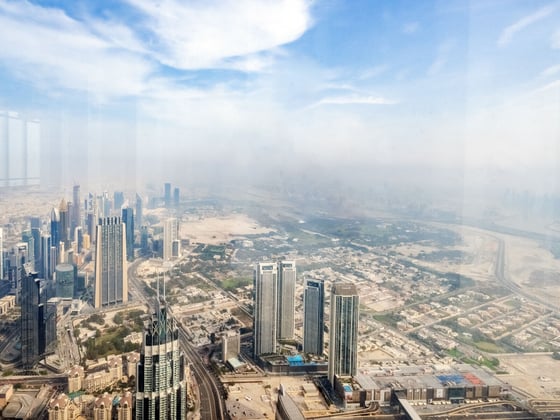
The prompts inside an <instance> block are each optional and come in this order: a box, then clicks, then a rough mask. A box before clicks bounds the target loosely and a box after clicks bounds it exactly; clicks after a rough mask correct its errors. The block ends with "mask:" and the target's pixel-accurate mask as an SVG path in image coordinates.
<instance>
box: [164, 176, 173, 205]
mask: <svg viewBox="0 0 560 420" xmlns="http://www.w3.org/2000/svg"><path fill="white" fill-rule="evenodd" d="M163 189H164V193H163V194H164V195H163V202H164V203H165V207H169V206H171V184H170V183H169V182H166V183H165V184H164V185H163Z"/></svg>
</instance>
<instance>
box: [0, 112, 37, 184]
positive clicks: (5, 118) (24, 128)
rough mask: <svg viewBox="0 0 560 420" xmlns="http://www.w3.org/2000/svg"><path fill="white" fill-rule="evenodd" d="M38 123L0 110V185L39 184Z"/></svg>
mask: <svg viewBox="0 0 560 420" xmlns="http://www.w3.org/2000/svg"><path fill="white" fill-rule="evenodd" d="M40 131H41V126H40V123H39V122H38V121H28V120H25V119H23V118H20V116H19V115H18V114H17V113H15V112H2V111H0V187H16V186H25V185H39V184H40V174H41V160H40V158H41V133H40Z"/></svg>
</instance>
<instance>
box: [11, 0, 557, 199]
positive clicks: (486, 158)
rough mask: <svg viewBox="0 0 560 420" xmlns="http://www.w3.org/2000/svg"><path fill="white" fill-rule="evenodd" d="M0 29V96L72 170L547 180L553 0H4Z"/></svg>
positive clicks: (553, 106) (550, 170) (553, 110)
mask: <svg viewBox="0 0 560 420" xmlns="http://www.w3.org/2000/svg"><path fill="white" fill-rule="evenodd" d="M0 42H1V45H2V48H0V109H5V110H12V111H18V112H20V113H22V114H23V115H26V116H28V117H33V118H39V119H40V120H41V122H42V132H43V137H44V139H45V142H47V141H48V142H49V143H46V144H51V145H52V144H54V145H55V146H56V147H54V148H55V149H57V150H58V152H57V153H56V156H55V154H52V151H51V152H50V153H51V154H52V155H49V158H50V166H51V167H55V166H57V165H58V164H56V163H53V159H54V158H55V157H57V158H61V157H62V158H64V159H65V160H64V159H63V160H64V162H66V163H62V164H61V165H62V166H63V167H64V170H63V178H64V180H66V181H67V182H69V183H70V182H72V179H71V178H73V179H74V180H75V179H76V178H77V177H79V176H80V174H76V173H75V172H76V171H79V168H82V169H83V168H86V172H87V173H86V174H85V176H92V177H93V176H97V175H99V174H101V173H104V172H107V168H108V167H109V166H119V165H120V167H121V172H120V173H121V175H122V176H131V175H134V176H137V177H138V176H140V174H144V172H145V171H144V169H145V168H146V167H147V165H149V166H150V171H149V174H150V175H152V176H158V177H162V178H166V177H170V176H171V175H170V174H169V172H174V173H175V176H183V175H184V176H191V177H192V176H194V172H193V171H194V170H193V169H192V168H196V167H198V166H201V165H202V166H206V167H208V168H211V170H216V171H219V168H223V167H224V165H228V164H232V163H234V164H235V166H236V168H237V170H241V171H245V174H246V176H248V177H250V176H252V175H251V173H252V170H253V169H254V168H255V167H256V166H258V165H260V166H267V165H270V166H271V167H275V168H284V169H285V170H287V171H289V170H290V168H292V167H294V166H298V167H308V168H310V170H311V171H312V170H314V169H317V168H323V169H324V168H334V169H337V168H339V169H340V170H341V171H342V170H343V171H348V170H351V168H353V167H356V168H362V169H363V168H368V167H375V168H385V167H392V168H403V167H419V168H427V169H426V170H428V171H437V170H438V169H444V170H448V171H454V170H456V171H457V173H459V174H460V177H462V182H467V181H465V179H464V177H466V176H468V177H470V179H472V180H474V179H478V178H484V179H490V181H489V182H492V179H496V180H497V179H502V178H507V179H509V180H512V179H515V180H527V179H529V178H535V179H536V180H537V181H538V182H546V183H547V185H548V184H550V185H551V188H556V187H557V186H556V178H558V177H557V175H558V167H557V166H558V161H559V156H560V155H559V150H558V148H559V142H560V117H559V115H560V1H539V0H530V1H519V0H518V1H514V0H507V1H506V0H480V1H474V0H473V1H466V0H465V1H459V0H452V1H449V0H445V1H444V0H442V1H429V0H425V1H413V0H409V1H398V0H369V1H366V0H353V1H345V0H323V1H307V0H269V1H262V2H259V1H254V0H231V1H227V0H224V1H213V0H204V1H202V0H200V1H198V0H196V1H179V0H159V1H152V0H121V1H119V0H115V1H97V0H95V1H94V0H90V1H79V0H68V1H63V0H45V1H11V0H0ZM122 156H127V158H128V161H127V162H125V163H122V159H121V157H122ZM72 161H79V162H82V163H83V162H85V164H82V163H80V165H77V166H76V165H74V166H72V165H70V164H68V162H72ZM119 162H121V163H119ZM48 165H49V164H47V166H48ZM197 165H198V166H197ZM77 168H78V169H77ZM189 168H191V169H189ZM466 174H468V175H466ZM555 174H556V177H554V175H555ZM81 176H84V174H81Z"/></svg>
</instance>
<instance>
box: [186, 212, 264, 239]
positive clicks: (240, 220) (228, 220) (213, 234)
mask: <svg viewBox="0 0 560 420" xmlns="http://www.w3.org/2000/svg"><path fill="white" fill-rule="evenodd" d="M180 229H181V233H180V237H181V238H183V239H184V238H189V239H190V240H191V241H193V242H200V243H205V244H221V243H224V242H229V241H231V240H232V239H242V238H245V237H247V235H255V234H265V233H268V232H273V231H274V230H273V229H272V228H268V227H264V226H261V225H259V223H258V222H256V221H255V220H253V219H251V218H250V217H248V216H247V215H245V214H237V213H234V214H231V215H228V216H220V217H197V218H189V219H183V220H181V228H180Z"/></svg>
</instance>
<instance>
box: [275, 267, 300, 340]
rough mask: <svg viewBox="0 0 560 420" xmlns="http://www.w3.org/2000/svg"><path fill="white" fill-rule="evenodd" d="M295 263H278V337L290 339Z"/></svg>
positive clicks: (293, 302) (293, 315) (293, 323)
mask: <svg viewBox="0 0 560 420" xmlns="http://www.w3.org/2000/svg"><path fill="white" fill-rule="evenodd" d="M295 291H296V263H295V261H281V262H279V263H278V315H277V321H278V329H277V333H278V339H280V340H292V339H293V338H294V325H295Z"/></svg>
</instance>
